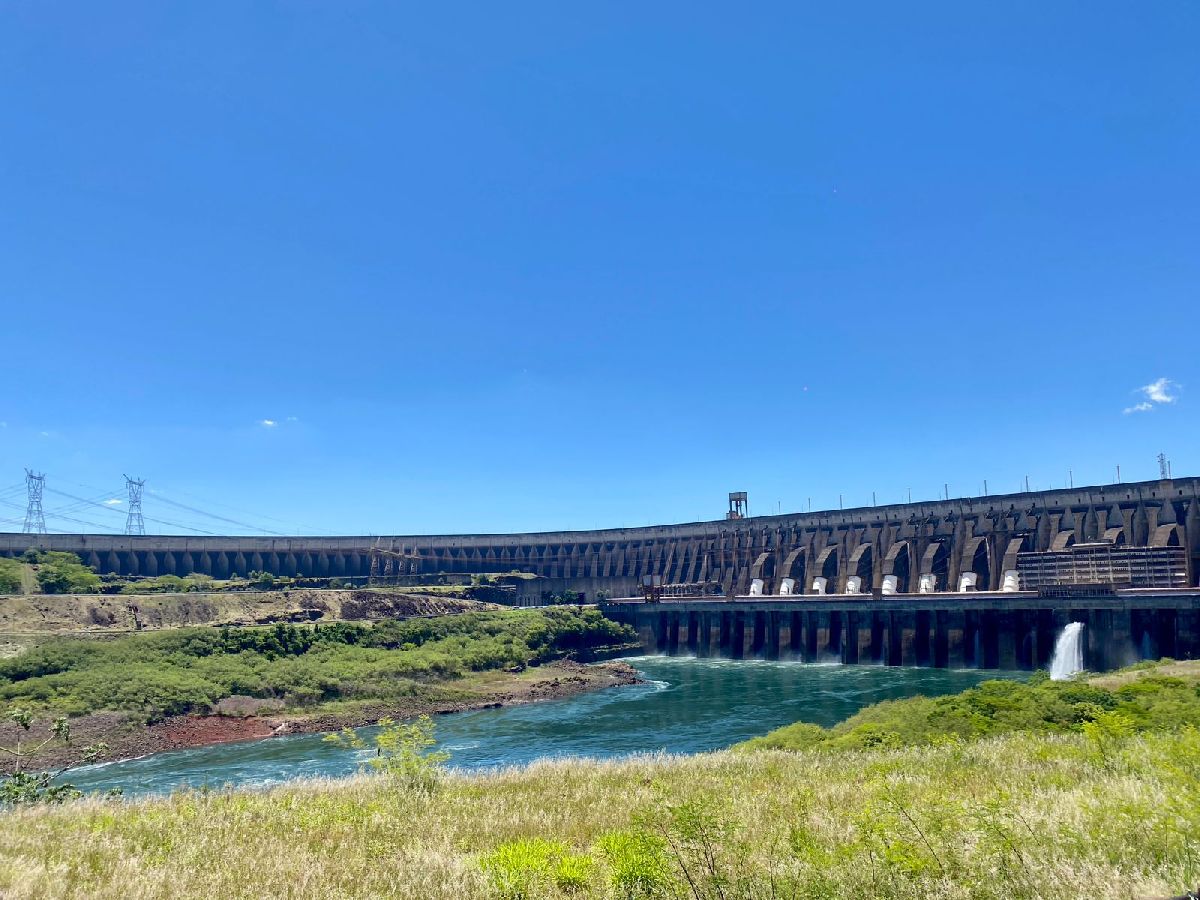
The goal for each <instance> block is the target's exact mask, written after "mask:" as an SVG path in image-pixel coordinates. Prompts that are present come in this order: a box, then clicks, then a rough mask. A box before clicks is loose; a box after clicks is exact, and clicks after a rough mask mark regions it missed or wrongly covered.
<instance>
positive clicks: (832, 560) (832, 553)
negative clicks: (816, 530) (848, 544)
mask: <svg viewBox="0 0 1200 900" xmlns="http://www.w3.org/2000/svg"><path fill="white" fill-rule="evenodd" d="M838 560H839V556H838V548H837V544H831V545H830V546H828V547H826V548H825V549H824V550H822V551H821V552H820V553H819V554H818V555H817V561H816V565H814V566H813V571H812V572H811V573H810V574H811V576H812V578H817V577H820V578H824V579H825V581H826V584H827V586H826V588H825V589H826V591H828V592H830V593H832V592H833V591H835V590H836V589H837V583H838ZM810 580H811V578H810ZM811 589H812V585H809V586H808V591H809V592H811Z"/></svg>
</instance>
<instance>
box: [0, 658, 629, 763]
mask: <svg viewBox="0 0 1200 900" xmlns="http://www.w3.org/2000/svg"><path fill="white" fill-rule="evenodd" d="M641 681H642V679H641V678H640V677H639V676H638V673H637V671H636V670H635V669H634V668H633V667H632V666H630V665H628V664H627V663H624V662H616V661H614V662H603V663H592V664H582V663H577V662H573V661H570V660H559V661H557V662H553V663H547V664H545V665H542V666H538V667H536V668H531V669H528V670H525V671H523V672H519V673H505V675H504V677H503V678H499V679H496V680H495V681H494V682H490V683H486V684H483V685H480V686H478V687H473V689H472V695H471V696H468V697H466V698H465V699H454V700H446V699H438V698H436V697H430V698H426V699H423V698H420V697H413V698H411V699H410V700H407V701H405V702H404V703H395V702H391V703H379V704H371V705H362V706H353V707H350V708H349V709H348V710H347V709H345V708H344V707H343V708H339V709H337V710H336V711H333V712H326V711H323V710H322V709H321V707H319V706H318V707H315V708H314V709H313V710H312V711H311V712H306V711H303V710H281V711H278V712H275V711H271V712H260V713H253V712H251V713H250V714H246V715H228V714H219V713H218V714H208V715H188V716H173V717H170V718H167V719H164V720H162V721H160V722H155V723H153V724H149V725H147V724H145V722H144V721H142V720H140V719H139V718H138V717H137V716H136V714H133V713H125V712H99V713H92V714H90V715H86V716H81V717H79V718H76V719H72V720H71V721H70V724H71V744H70V746H68V747H62V746H54V747H47V748H46V750H44V751H43V752H41V753H39V754H38V755H37V756H36V757H34V758H32V759H29V760H26V761H25V763H24V768H25V769H26V770H29V769H38V770H54V769H57V768H61V767H63V766H68V765H72V764H74V763H75V762H77V761H78V760H79V758H80V756H81V755H82V753H83V752H84V748H85V747H87V746H89V745H92V744H96V743H101V742H102V743H104V744H106V745H107V746H108V750H107V752H106V753H105V754H104V756H103V759H104V760H119V759H129V758H132V757H137V756H147V755H149V754H151V753H161V752H163V751H166V750H183V749H187V748H190V747H204V746H208V745H210V744H222V743H230V742H233V741H249V740H260V739H265V738H270V737H275V736H278V735H283V734H304V733H316V732H324V731H335V730H337V729H339V728H345V727H350V728H358V727H361V726H365V725H373V724H374V723H376V722H377V721H379V719H381V718H383V717H385V716H389V717H391V718H394V719H404V718H410V717H413V716H418V715H421V714H429V715H436V714H439V713H447V712H464V711H466V710H471V709H486V708H489V707H499V706H513V705H516V704H522V703H536V702H540V701H543V700H560V699H564V698H567V697H573V696H575V695H577V694H582V693H585V692H587V691H595V690H602V689H604V688H610V687H618V686H621V685H629V684H639V683H641ZM246 699H247V700H249V698H246ZM250 708H254V707H253V701H251V704H250ZM49 724H50V723H49V721H46V720H42V719H39V721H38V722H37V723H36V724H35V725H34V728H33V730H32V732H31V733H29V734H22V733H20V729H19V728H18V726H16V725H13V724H11V723H4V724H3V725H0V745H2V746H5V747H12V746H14V745H15V743H16V741H17V740H18V739H21V740H22V741H23V743H25V744H26V745H27V746H28V745H35V746H36V744H38V743H40V742H41V740H42V739H44V737H45V736H46V735H48V733H49V730H48V729H49ZM11 769H12V761H11V759H3V760H0V771H5V772H7V771H11Z"/></svg>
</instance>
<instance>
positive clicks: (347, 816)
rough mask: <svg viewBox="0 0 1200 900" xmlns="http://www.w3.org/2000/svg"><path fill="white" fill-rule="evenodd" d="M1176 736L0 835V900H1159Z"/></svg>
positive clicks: (714, 771)
mask: <svg viewBox="0 0 1200 900" xmlns="http://www.w3.org/2000/svg"><path fill="white" fill-rule="evenodd" d="M1198 829H1200V733H1198V732H1197V731H1196V730H1194V729H1184V730H1182V731H1178V732H1169V733H1164V732H1147V733H1145V734H1142V735H1111V736H1095V737H1094V736H1091V735H1088V734H1083V733H1078V734H1076V733H1065V734H1054V733H1041V732H1012V733H1009V734H1005V735H1002V736H1000V737H994V738H987V739H983V740H979V741H969V742H955V743H943V744H939V745H929V746H920V747H904V748H899V749H887V748H879V749H874V750H866V751H847V752H843V753H813V752H800V753H793V752H786V751H777V750H774V751H763V752H758V753H727V752H726V753H714V754H707V755H701V756H695V757H686V758H671V757H666V758H663V757H650V758H643V759H636V760H625V761H621V762H610V763H596V762H589V761H578V760H576V761H559V762H545V763H540V764H537V765H534V766H532V767H530V768H527V769H522V770H509V771H504V772H499V773H494V774H488V775H477V776H469V777H468V776H462V775H454V774H447V775H444V776H442V778H441V782H440V787H439V788H438V790H436V791H434V792H432V793H425V792H421V791H412V790H407V789H405V788H403V787H400V786H398V785H397V784H395V783H394V781H393V780H392V779H388V778H380V777H373V776H359V777H357V778H355V779H351V780H348V781H340V782H330V781H315V782H301V783H297V784H293V785H288V786H284V787H279V788H275V789H273V790H270V791H264V792H256V791H210V792H204V791H201V792H188V793H181V794H177V795H175V796H173V797H170V798H164V799H156V800H147V801H139V802H134V803H128V802H125V803H121V802H113V801H106V800H99V799H89V800H82V801H78V802H76V803H72V804H69V805H68V806H65V807H61V806H42V807H38V808H27V809H18V810H15V811H13V812H10V813H8V814H6V815H5V816H3V817H0V846H3V847H4V853H3V859H2V861H0V894H3V895H4V896H5V897H8V898H14V900H24V898H30V900H31V898H49V897H78V898H83V897H87V898H96V900H106V898H131V897H132V898H149V897H174V898H180V900H193V898H204V900H207V898H211V897H266V898H284V897H286V898H294V900H300V898H325V897H339V898H368V897H370V898H374V897H421V898H425V900H464V898H465V900H502V898H504V900H516V898H524V900H549V898H554V900H566V898H592V900H626V898H642V900H648V898H689V900H699V898H703V900H715V898H725V900H766V898H779V900H800V898H829V900H835V898H850V897H879V898H897V900H900V898H904V900H943V898H951V900H966V898H972V900H1010V898H1017V900H1022V898H1029V900H1032V898H1062V900H1067V898H1076V897H1166V896H1170V895H1172V894H1179V893H1182V892H1183V890H1184V889H1185V888H1189V887H1193V888H1194V887H1195V886H1196V884H1197V881H1198V880H1200V843H1198V842H1197V841H1196V840H1195V834H1196V833H1197V830H1198Z"/></svg>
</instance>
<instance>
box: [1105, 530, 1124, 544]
mask: <svg viewBox="0 0 1200 900" xmlns="http://www.w3.org/2000/svg"><path fill="white" fill-rule="evenodd" d="M1104 540H1105V542H1106V543H1109V544H1112V545H1113V546H1114V547H1122V546H1124V545H1125V540H1126V538H1125V526H1124V525H1118V526H1116V527H1115V528H1105V529H1104Z"/></svg>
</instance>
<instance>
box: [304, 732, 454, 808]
mask: <svg viewBox="0 0 1200 900" xmlns="http://www.w3.org/2000/svg"><path fill="white" fill-rule="evenodd" d="M435 731H436V726H435V725H434V724H433V719H431V718H429V716H419V717H418V718H417V719H416V720H415V721H414V722H411V723H408V724H404V723H401V722H394V721H393V720H392V719H388V718H384V719H380V720H379V730H378V731H376V732H375V735H374V738H373V742H374V746H375V755H374V756H373V757H372V758H371V759H370V760H369V761H368V763H367V765H369V766H370V767H371V768H373V769H374V770H375V771H376V772H380V773H381V774H383V775H386V776H387V777H388V778H391V779H392V780H394V781H396V782H397V783H398V784H400V785H402V786H403V787H405V788H406V789H408V790H411V791H415V792H417V793H422V794H430V793H433V791H434V790H435V789H436V788H437V786H438V782H439V781H440V779H441V776H442V771H443V769H444V768H445V765H446V761H447V760H448V759H450V754H449V753H447V752H446V751H444V750H431V749H429V748H431V747H433V746H434V745H436V744H437V738H436V737H435V736H434V733H435ZM325 740H326V741H328V742H329V743H331V744H337V745H338V746H340V747H345V748H347V749H349V750H365V749H366V747H367V744H366V742H365V741H364V740H363V739H362V738H361V737H360V736H359V735H358V734H357V733H356V732H355V731H354V730H353V729H351V728H343V729H342V730H341V731H339V732H335V733H333V734H330V735H326V737H325Z"/></svg>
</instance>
